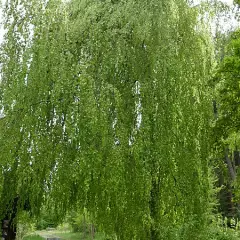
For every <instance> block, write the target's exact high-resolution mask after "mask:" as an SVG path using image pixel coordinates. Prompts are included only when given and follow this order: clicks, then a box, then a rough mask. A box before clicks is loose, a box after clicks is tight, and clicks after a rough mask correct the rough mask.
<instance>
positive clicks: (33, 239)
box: [23, 235, 44, 240]
mask: <svg viewBox="0 0 240 240" xmlns="http://www.w3.org/2000/svg"><path fill="white" fill-rule="evenodd" d="M43 239H44V238H42V237H40V236H39V235H28V236H25V237H23V240H43Z"/></svg>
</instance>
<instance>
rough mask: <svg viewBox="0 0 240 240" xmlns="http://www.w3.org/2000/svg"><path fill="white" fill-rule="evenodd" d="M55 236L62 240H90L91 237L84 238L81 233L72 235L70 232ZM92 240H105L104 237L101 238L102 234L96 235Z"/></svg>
mask: <svg viewBox="0 0 240 240" xmlns="http://www.w3.org/2000/svg"><path fill="white" fill-rule="evenodd" d="M56 236H58V237H60V238H62V239H64V240H81V239H84V240H85V239H86V240H91V239H92V237H91V236H89V235H88V236H86V237H85V238H84V235H83V233H78V232H77V233H72V232H64V233H63V232H62V233H60V232H59V233H56ZM94 240H105V237H104V236H103V234H100V233H96V234H95V236H94Z"/></svg>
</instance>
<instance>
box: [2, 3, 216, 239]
mask: <svg viewBox="0 0 240 240" xmlns="http://www.w3.org/2000/svg"><path fill="white" fill-rule="evenodd" d="M5 19H6V20H5V27H6V29H7V33H6V34H5V38H4V43H3V44H2V47H1V58H2V59H1V62H2V67H1V106H2V109H3V111H4V114H5V118H4V119H2V120H1V122H0V124H1V125H0V151H1V155H0V162H1V167H2V172H1V178H0V179H1V184H0V186H1V189H0V190H1V195H2V197H1V205H0V207H1V211H2V215H4V214H6V209H7V206H6V205H8V207H9V208H11V204H10V202H11V201H12V200H13V199H15V198H16V197H18V205H19V209H20V208H22V209H24V208H25V209H29V210H30V211H31V213H32V214H35V215H37V214H38V213H39V210H40V208H41V205H42V204H43V203H44V204H49V205H50V206H51V207H53V206H54V207H55V214H56V216H57V217H61V216H63V215H64V213H65V212H66V210H68V209H71V208H72V207H73V206H78V207H79V208H80V209H82V210H83V209H87V211H88V213H89V215H90V216H91V218H92V219H94V221H95V222H96V224H97V225H98V226H99V228H101V229H103V231H105V232H108V233H109V234H116V235H117V236H118V239H124V240H127V239H184V240H187V239H207V237H206V234H207V232H206V228H207V225H208V224H209V221H210V219H209V217H210V215H211V214H210V211H211V203H212V199H211V194H212V185H211V184H212V183H211V181H212V180H211V172H210V170H209V169H210V168H209V155H210V147H211V139H210V131H209V128H210V123H211V121H212V106H211V104H212V103H211V98H210V97H209V91H208V88H207V83H208V80H209V78H210V74H211V70H212V65H213V64H212V48H211V41H210V40H209V39H210V38H209V36H208V33H207V32H206V31H204V30H203V29H204V27H203V26H202V24H203V23H201V22H200V21H199V19H200V18H199V15H198V10H197V8H195V7H190V6H189V5H188V3H187V2H186V1H185V0H161V1H159V0H151V1H150V0H147V1H136V0H128V1H124V0H111V1H107V0H106V1H93V0H81V1H80V0H72V1H69V2H67V3H62V2H61V1H60V0H49V1H44V0H41V1H40V0H32V1H29V0H21V1H11V0H10V1H8V2H7V5H6V8H5ZM204 234H205V235H204ZM208 239H210V238H208Z"/></svg>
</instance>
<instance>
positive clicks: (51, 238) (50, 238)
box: [36, 231, 62, 240]
mask: <svg viewBox="0 0 240 240" xmlns="http://www.w3.org/2000/svg"><path fill="white" fill-rule="evenodd" d="M36 234H38V235H39V236H41V237H42V238H44V239H46V240H62V238H60V237H58V236H56V235H55V234H54V233H51V231H36Z"/></svg>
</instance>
